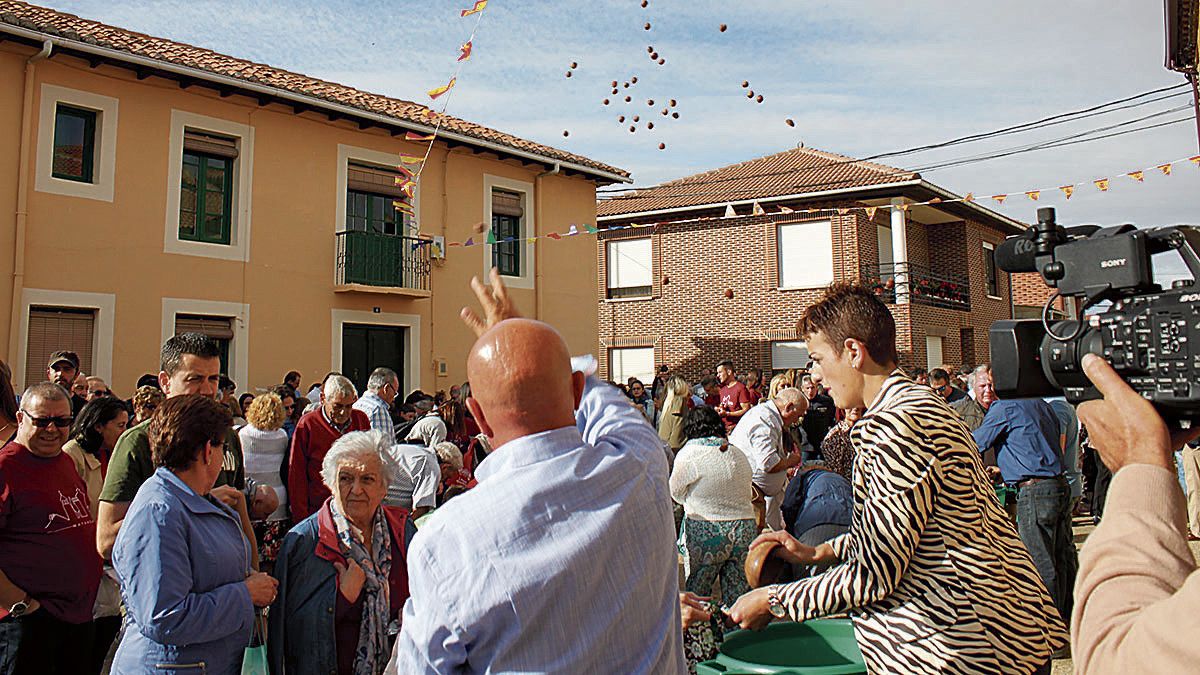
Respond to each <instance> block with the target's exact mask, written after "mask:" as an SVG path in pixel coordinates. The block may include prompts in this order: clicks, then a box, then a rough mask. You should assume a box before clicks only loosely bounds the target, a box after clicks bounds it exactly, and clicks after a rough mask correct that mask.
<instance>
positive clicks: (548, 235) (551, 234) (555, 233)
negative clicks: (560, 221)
mask: <svg viewBox="0 0 1200 675" xmlns="http://www.w3.org/2000/svg"><path fill="white" fill-rule="evenodd" d="M546 236H547V237H550V238H551V239H553V240H555V241H558V240H559V239H562V235H561V234H559V233H557V232H551V233H549V234H547V235H546Z"/></svg>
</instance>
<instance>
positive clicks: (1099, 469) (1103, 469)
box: [1092, 457, 1112, 523]
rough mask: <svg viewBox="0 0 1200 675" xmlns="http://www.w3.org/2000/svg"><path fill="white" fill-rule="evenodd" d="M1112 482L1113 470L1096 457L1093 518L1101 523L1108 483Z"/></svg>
mask: <svg viewBox="0 0 1200 675" xmlns="http://www.w3.org/2000/svg"><path fill="white" fill-rule="evenodd" d="M1109 483H1112V471H1109V470H1108V466H1106V465H1105V464H1104V462H1102V461H1100V458H1099V457H1096V487H1095V489H1093V491H1092V519H1093V520H1094V521H1095V522H1096V523H1099V522H1100V519H1101V518H1102V517H1104V502H1105V501H1107V500H1108V485H1109Z"/></svg>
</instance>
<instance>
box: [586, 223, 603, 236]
mask: <svg viewBox="0 0 1200 675" xmlns="http://www.w3.org/2000/svg"><path fill="white" fill-rule="evenodd" d="M583 229H585V230H587V233H588V234H596V233H597V232H599V231H600V228H598V227H593V226H591V225H587V224H585V225H584V226H583Z"/></svg>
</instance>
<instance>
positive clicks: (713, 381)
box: [700, 375, 721, 389]
mask: <svg viewBox="0 0 1200 675" xmlns="http://www.w3.org/2000/svg"><path fill="white" fill-rule="evenodd" d="M718 384H721V383H720V382H718V381H717V378H715V377H713V376H712V375H705V376H704V377H702V378H700V386H701V387H704V388H705V389H707V388H709V387H715V386H717V385H718Z"/></svg>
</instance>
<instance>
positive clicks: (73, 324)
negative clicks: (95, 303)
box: [24, 307, 96, 387]
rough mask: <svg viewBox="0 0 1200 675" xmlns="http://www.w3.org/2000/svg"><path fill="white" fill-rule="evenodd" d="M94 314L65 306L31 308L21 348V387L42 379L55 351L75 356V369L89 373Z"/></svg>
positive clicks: (90, 371)
mask: <svg viewBox="0 0 1200 675" xmlns="http://www.w3.org/2000/svg"><path fill="white" fill-rule="evenodd" d="M95 323H96V312H95V311H94V310H90V309H71V308H66V307H31V308H30V309H29V340H28V342H27V343H26V348H25V385H24V386H26V387H28V386H29V385H31V384H37V383H38V382H42V381H43V380H45V379H46V362H47V361H49V360H50V355H51V354H53V353H54V352H56V351H59V350H66V351H72V352H75V353H76V354H78V355H79V370H80V371H82V372H84V373H92V342H93V334H94V330H95Z"/></svg>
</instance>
